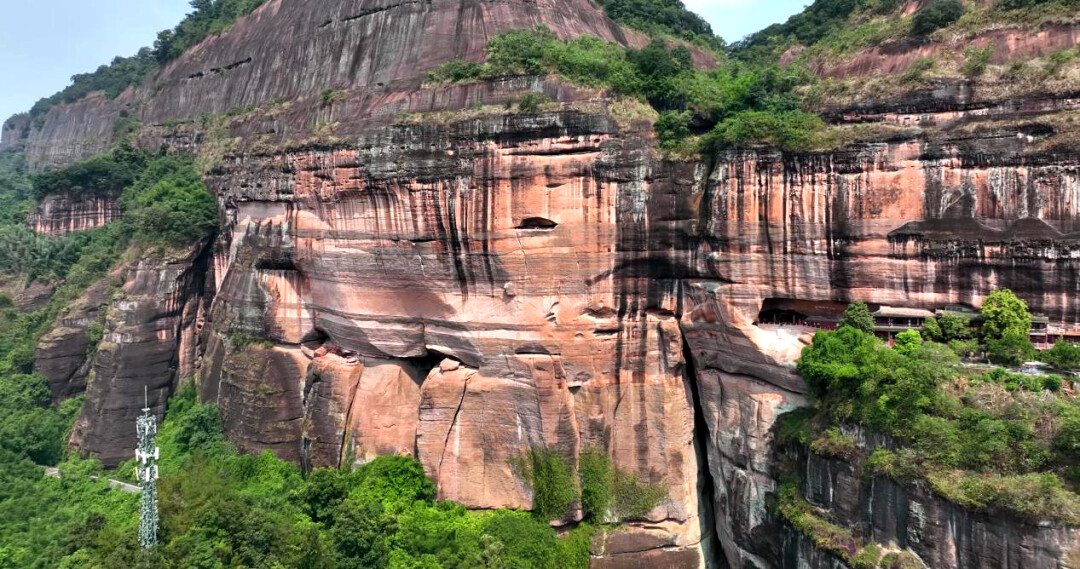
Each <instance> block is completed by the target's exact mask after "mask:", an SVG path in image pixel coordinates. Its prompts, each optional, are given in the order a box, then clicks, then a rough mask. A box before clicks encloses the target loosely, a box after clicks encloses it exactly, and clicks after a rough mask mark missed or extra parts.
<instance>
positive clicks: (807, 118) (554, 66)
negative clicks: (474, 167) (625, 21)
mask: <svg viewBox="0 0 1080 569" xmlns="http://www.w3.org/2000/svg"><path fill="white" fill-rule="evenodd" d="M547 73H556V74H558V75H560V76H561V77H564V78H565V79H567V80H569V81H571V82H573V83H575V84H578V85H583V86H587V87H594V88H606V89H608V90H609V91H610V92H611V93H612V94H615V95H619V96H625V97H634V98H638V99H641V100H645V101H648V103H649V104H650V105H651V106H652V107H653V108H654V109H655V110H657V111H660V112H663V113H664V114H663V115H661V120H659V121H657V122H656V125H655V126H656V129H657V136H658V140H659V141H660V143H661V145H662V147H663V148H664V149H665V150H673V149H675V148H676V147H679V146H680V142H681V141H683V140H686V139H688V138H689V136H690V135H691V134H693V133H694V132H697V133H704V132H708V135H707V136H705V137H704V140H703V144H702V149H703V150H706V151H717V150H722V149H725V148H730V147H752V146H753V147H758V146H771V147H777V148H780V149H782V150H785V151H790V152H803V151H807V150H811V149H814V148H817V147H822V146H828V145H829V144H831V139H830V138H829V137H828V136H827V134H828V130H827V127H826V125H825V123H824V122H823V121H822V120H821V119H820V118H819V117H817V116H816V115H814V114H812V113H809V112H806V111H805V110H802V108H801V103H802V96H801V95H800V94H799V93H798V90H799V89H800V88H801V87H804V86H806V85H809V84H812V83H813V82H814V81H815V79H814V77H813V75H811V74H810V73H808V72H806V71H805V70H804V69H802V68H800V67H799V66H796V65H791V66H787V67H784V68H781V67H779V66H776V65H772V66H768V67H762V68H754V69H750V68H746V67H745V66H742V65H735V64H731V65H726V66H723V67H720V68H717V69H714V70H711V71H701V70H697V69H695V68H694V66H693V57H692V54H691V52H690V50H688V49H687V48H685V47H682V46H676V47H674V48H673V47H671V46H669V45H668V44H667V43H666V42H664V41H661V40H654V41H652V42H650V43H649V44H648V45H646V46H645V47H643V48H641V49H624V48H623V47H621V46H619V45H618V44H615V43H610V42H605V41H602V40H600V39H597V38H595V37H592V36H580V37H578V38H576V39H574V40H572V41H569V42H564V41H561V40H559V39H558V37H557V36H556V35H555V34H554V33H552V32H551V30H549V29H547V28H545V27H543V26H541V27H538V28H536V29H534V30H514V31H510V32H505V33H502V34H499V35H497V36H495V37H494V38H492V40H491V42H490V43H489V46H488V62H487V63H486V64H483V65H481V64H476V63H467V62H464V61H462V60H455V61H451V62H449V63H446V64H444V65H442V66H440V67H439V68H437V69H436V70H434V71H432V72H430V73H429V75H428V76H429V79H431V80H433V81H473V80H478V79H483V78H494V77H503V76H513V75H543V74H547Z"/></svg>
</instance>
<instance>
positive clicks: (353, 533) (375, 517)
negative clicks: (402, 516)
mask: <svg viewBox="0 0 1080 569" xmlns="http://www.w3.org/2000/svg"><path fill="white" fill-rule="evenodd" d="M396 526H397V522H396V520H395V518H394V517H393V516H390V515H388V514H387V513H386V511H385V509H384V508H383V505H382V504H381V503H379V502H378V501H376V500H373V499H367V498H349V499H347V500H345V501H344V502H342V503H341V505H340V506H339V507H338V508H337V510H336V512H335V515H334V525H333V527H332V528H331V529H330V535H331V536H332V538H333V540H334V544H335V545H336V546H337V550H338V560H337V561H338V562H337V566H338V567H341V568H343V569H369V568H380V567H386V566H387V564H388V563H389V561H390V549H391V547H390V537H391V536H393V534H394V532H395V530H396Z"/></svg>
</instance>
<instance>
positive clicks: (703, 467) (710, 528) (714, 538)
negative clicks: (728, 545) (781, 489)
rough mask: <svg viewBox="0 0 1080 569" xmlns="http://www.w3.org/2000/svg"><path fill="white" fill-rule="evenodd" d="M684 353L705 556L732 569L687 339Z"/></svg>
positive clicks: (718, 568)
mask: <svg viewBox="0 0 1080 569" xmlns="http://www.w3.org/2000/svg"><path fill="white" fill-rule="evenodd" d="M682 352H683V362H684V363H683V369H684V376H685V378H686V383H687V385H688V387H689V389H690V398H691V401H692V402H693V410H694V431H693V433H694V454H695V455H697V460H698V489H697V499H698V519H699V523H700V524H701V541H700V544H701V553H702V556H703V557H704V559H705V567H706V569H729V568H728V564H727V561H726V559H725V557H724V556H723V555H722V552H721V543H720V535H719V534H718V533H717V529H716V519H717V518H716V514H715V512H714V510H715V507H714V501H715V500H716V496H717V494H716V481H715V480H714V479H713V475H712V471H711V469H710V468H709V453H708V451H707V450H706V448H705V447H706V445H707V444H708V440H709V437H710V434H709V425H708V423H707V422H706V421H705V408H704V407H703V406H702V404H701V393H700V390H699V388H698V381H699V379H698V377H697V367H696V365H695V364H694V353H693V350H692V349H691V348H690V344H689V342H687V341H686V339H685V337H684V338H683V340H682Z"/></svg>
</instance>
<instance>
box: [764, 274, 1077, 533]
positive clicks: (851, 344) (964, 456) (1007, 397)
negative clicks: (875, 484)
mask: <svg viewBox="0 0 1080 569" xmlns="http://www.w3.org/2000/svg"><path fill="white" fill-rule="evenodd" d="M856 312H858V311H857V310H856ZM983 316H984V318H985V320H986V322H985V323H984V326H983V330H984V334H986V335H987V343H988V344H990V345H991V351H993V350H994V349H995V348H994V346H993V342H995V341H996V340H995V339H994V338H993V337H990V336H989V335H990V334H999V335H1001V337H1002V341H1007V340H1008V339H1009V337H1010V336H1011V335H1014V334H1021V335H1022V337H1023V338H1024V339H1025V340H1026V338H1027V329H1026V326H1028V325H1030V315H1028V314H1027V306H1026V305H1025V304H1024V303H1023V301H1020V300H1019V299H1017V298H1016V297H1015V295H1013V294H1012V293H1011V292H1009V291H1005V290H1002V291H996V292H995V293H994V294H992V295H991V296H990V297H989V298H988V300H987V302H986V304H985V305H984V309H983ZM855 322H857V320H856V319H850V320H847V319H846V321H845V325H843V326H841V327H840V328H839V329H838V330H836V331H834V332H819V333H818V334H817V335H815V337H814V340H813V343H812V344H811V345H810V346H807V347H806V348H805V349H804V351H803V354H802V358H801V359H800V360H799V362H798V371H799V372H800V373H801V374H802V376H803V377H804V379H805V380H806V382H807V385H808V387H809V388H810V390H811V394H812V395H813V397H814V398H815V401H816V404H815V409H814V410H812V411H804V412H801V413H793V414H790V415H789V416H787V417H785V419H784V422H783V424H782V425H781V427H780V432H779V440H780V441H781V442H783V443H788V444H791V443H797V444H801V445H805V446H808V447H809V448H810V449H811V450H813V451H814V452H816V453H819V454H822V455H826V456H842V457H845V458H848V459H854V458H855V457H857V456H858V455H860V454H862V453H864V452H866V453H870V456H869V458H868V460H867V462H866V465H867V468H868V469H869V472H871V473H873V474H876V475H883V476H889V477H892V478H894V479H897V480H900V481H912V480H925V481H927V482H928V483H929V484H930V485H931V487H932V488H934V490H935V491H936V492H938V493H939V494H941V495H943V496H945V497H946V498H948V499H950V500H952V501H954V502H957V503H959V504H961V505H964V506H968V507H972V508H979V509H1004V510H1009V511H1012V512H1014V513H1015V514H1017V515H1020V516H1023V517H1026V518H1029V519H1032V520H1041V519H1050V520H1055V521H1064V522H1068V523H1080V496H1078V495H1077V494H1076V489H1077V487H1076V486H1075V484H1077V483H1080V479H1078V478H1077V476H1076V473H1077V472H1078V469H1077V467H1078V466H1080V455H1078V454H1076V452H1075V449H1077V448H1080V403H1078V402H1077V400H1076V399H1075V398H1074V397H1073V396H1072V395H1068V394H1065V393H1063V392H1062V385H1063V380H1062V378H1061V377H1060V376H1056V375H1023V374H1015V373H1010V372H1008V371H1007V370H1005V369H1001V368H992V369H990V370H988V371H985V372H980V371H978V370H976V369H971V368H962V367H960V366H959V365H958V363H959V361H958V358H957V356H956V355H955V354H954V353H953V351H952V350H951V349H949V348H947V347H946V346H944V345H943V344H940V343H937V342H936V341H934V339H937V340H939V341H940V340H944V339H948V338H954V339H955V338H963V337H968V336H969V335H970V334H971V329H970V328H969V327H968V325H967V321H966V319H964V318H962V317H953V316H943V317H941V318H939V319H937V320H936V321H934V324H930V325H929V326H928V327H927V329H926V330H924V333H925V335H926V338H925V339H926V341H924V338H923V336H922V335H920V334H918V333H916V332H915V331H910V332H906V333H904V334H901V335H899V337H898V338H897V339H896V342H895V344H894V346H893V347H892V348H890V347H888V346H886V345H885V344H884V343H883V342H881V341H880V340H878V339H876V338H874V337H873V336H872V335H870V334H868V333H866V332H865V331H864V330H860V329H858V328H856V327H855V326H854V325H853V324H854V323H855ZM943 323H944V324H943ZM935 326H936V328H935ZM1021 330H1022V332H1021ZM957 341H961V340H957ZM1057 350H1058V351H1057V354H1056V357H1058V358H1060V359H1061V360H1062V361H1072V360H1071V359H1070V358H1072V356H1073V354H1075V353H1076V352H1077V351H1080V349H1078V348H1074V347H1065V346H1062V347H1060V348H1057ZM853 424H857V425H861V426H863V427H865V428H867V429H870V430H873V431H876V432H879V433H883V434H887V435H890V436H892V437H894V439H895V440H896V441H898V442H899V443H901V445H902V446H901V448H900V449H897V450H895V451H887V450H884V449H877V450H874V449H867V450H865V451H861V450H859V449H858V448H856V446H855V444H854V441H853V440H851V439H850V438H848V437H846V436H844V435H843V434H842V432H841V431H840V430H839V429H838V427H839V426H841V425H853ZM870 451H873V452H872V453H871V452H870Z"/></svg>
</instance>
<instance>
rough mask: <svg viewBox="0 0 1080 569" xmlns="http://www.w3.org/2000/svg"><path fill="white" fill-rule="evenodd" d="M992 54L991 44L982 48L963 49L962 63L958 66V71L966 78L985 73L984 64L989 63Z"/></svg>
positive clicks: (973, 77)
mask: <svg viewBox="0 0 1080 569" xmlns="http://www.w3.org/2000/svg"><path fill="white" fill-rule="evenodd" d="M993 55H994V48H993V46H990V47H986V48H984V49H978V48H974V47H969V48H967V49H965V50H964V65H962V66H961V67H960V73H963V74H964V77H967V78H968V79H975V78H976V77H979V76H981V75H982V74H983V73H986V66H987V65H989V64H990V58H991V57H993Z"/></svg>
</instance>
